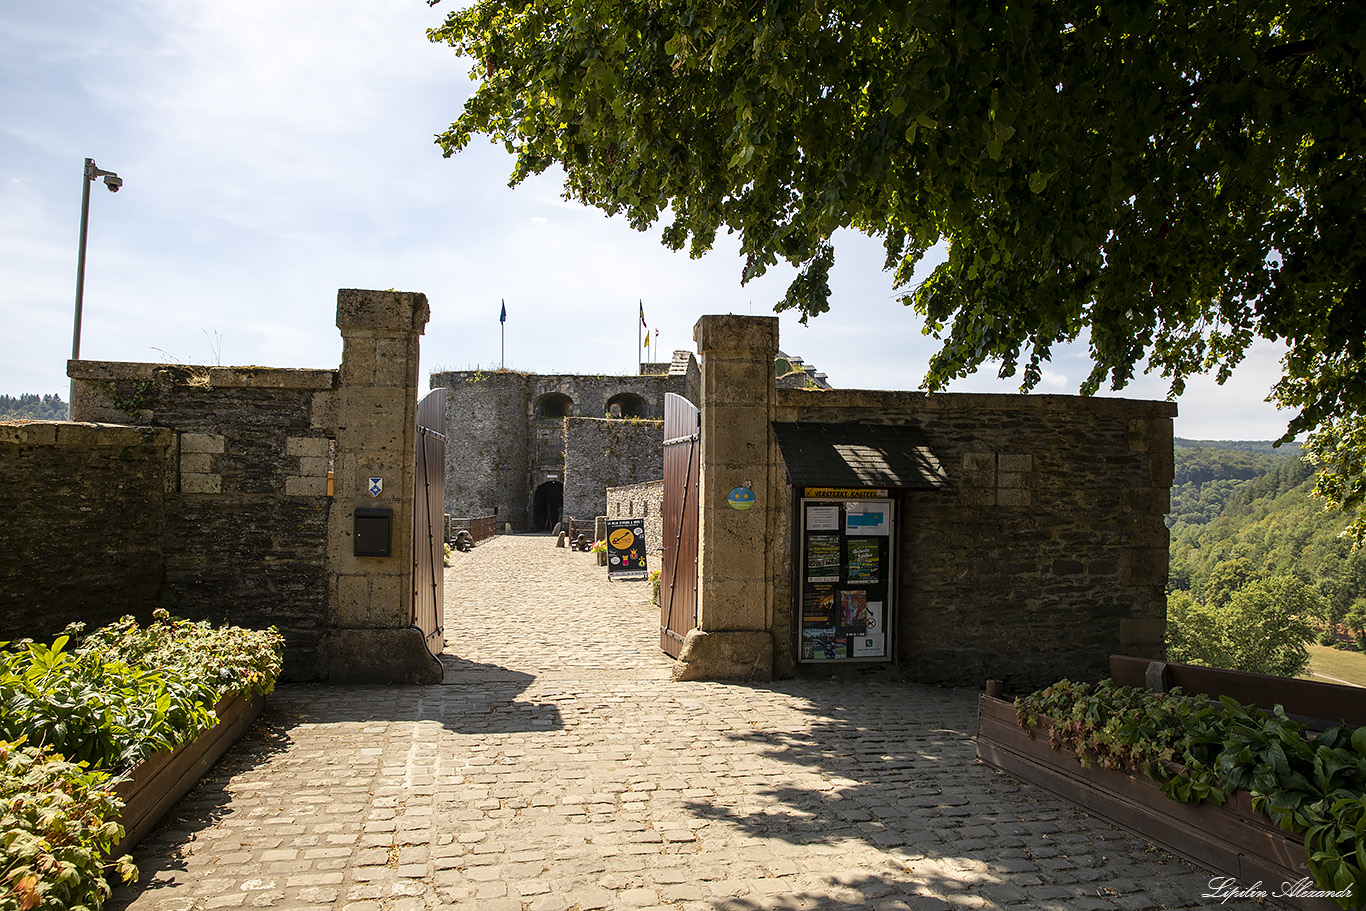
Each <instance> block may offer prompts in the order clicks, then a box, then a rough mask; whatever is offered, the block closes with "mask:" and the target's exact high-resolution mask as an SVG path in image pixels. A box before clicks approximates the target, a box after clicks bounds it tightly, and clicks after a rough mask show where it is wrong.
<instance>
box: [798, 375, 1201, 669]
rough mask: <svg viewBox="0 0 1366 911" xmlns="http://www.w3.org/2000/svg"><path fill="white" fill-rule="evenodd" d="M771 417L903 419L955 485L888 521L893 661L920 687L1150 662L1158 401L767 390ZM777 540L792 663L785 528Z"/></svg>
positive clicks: (1158, 590)
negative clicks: (895, 580) (895, 529)
mask: <svg viewBox="0 0 1366 911" xmlns="http://www.w3.org/2000/svg"><path fill="white" fill-rule="evenodd" d="M775 413H776V417H775V420H778V421H812V422H821V423H840V422H853V421H860V422H866V423H874V424H878V423H911V424H915V425H917V426H919V427H920V429H921V431H922V432H923V433H924V435H925V438H926V440H927V442H928V444H929V447H930V449H931V450H932V451H933V452H934V453H935V455H936V456H937V457H938V459H939V461H940V464H941V465H942V466H943V468H944V470H945V473H946V474H947V475H948V478H949V482H950V486H949V488H948V489H945V490H934V491H908V492H906V493H905V494H904V495H903V496H902V500H901V513H900V516H899V522H900V529H901V540H900V544H899V548H900V561H899V566H900V570H901V579H900V585H899V602H900V603H899V607H898V616H897V621H898V624H899V629H898V631H897V634H896V638H897V643H898V646H897V648H898V651H897V660H898V662H899V663H900V665H901V666H902V667H903V668H904V669H906V672H907V673H908V674H910V675H911V676H913V677H914V678H915V679H916V680H919V681H921V682H926V683H944V684H951V685H981V684H982V682H983V681H985V680H986V679H987V678H988V677H996V678H1001V679H1004V680H1005V681H1006V683H1007V687H1008V688H1014V689H1027V688H1032V687H1034V686H1041V685H1045V684H1047V683H1051V682H1053V681H1054V680H1056V679H1058V678H1059V677H1063V676H1071V677H1074V678H1076V677H1079V676H1080V677H1089V678H1092V679H1096V678H1099V677H1102V676H1105V674H1106V673H1107V671H1106V667H1107V665H1106V662H1107V659H1108V656H1109V655H1110V654H1115V653H1119V654H1128V655H1136V656H1140V657H1148V656H1152V657H1156V656H1159V655H1160V654H1161V650H1162V639H1163V631H1164V628H1165V617H1166V598H1165V593H1164V592H1165V582H1166V574H1167V530H1166V526H1165V524H1164V523H1163V517H1164V515H1165V514H1166V513H1167V512H1168V511H1169V509H1170V486H1171V480H1172V422H1171V419H1172V417H1173V415H1174V414H1175V406H1174V405H1172V404H1170V403H1167V402H1146V401H1132V400H1124V399H1113V398H1084V397H1078V396H1054V395H1040V396H1021V395H971V394H946V393H940V394H936V395H933V396H926V395H922V394H919V393H908V392H899V393H892V392H869V391H860V390H832V391H797V390H793V391H788V390H781V389H780V390H778V391H777V406H776V410H775ZM782 496H783V502H784V504H785V507H784V509H783V510H782V511H781V512H782V518H781V521H780V526H781V531H780V532H779V533H778V534H777V537H775V539H774V543H775V545H776V548H775V554H776V560H777V565H778V567H780V569H777V570H776V571H775V572H774V578H775V580H777V588H778V591H777V592H776V594H775V599H774V603H775V606H776V608H777V612H778V613H780V614H782V616H781V617H779V618H778V619H777V622H776V623H775V630H778V629H781V630H782V631H783V634H782V635H780V636H775V640H776V641H775V648H776V654H775V658H776V662H775V663H776V665H777V667H778V668H779V669H780V670H783V669H790V668H791V667H792V642H791V638H790V636H789V635H788V634H787V630H788V629H789V628H790V624H791V603H792V598H791V584H790V580H791V572H790V566H791V560H792V558H793V555H792V549H793V539H792V533H791V531H790V529H791V527H792V523H795V522H796V521H797V520H798V517H797V516H795V515H791V514H790V513H791V510H790V504H791V500H790V498H788V497H787V495H786V493H783V494H782Z"/></svg>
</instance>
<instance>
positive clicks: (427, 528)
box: [413, 387, 446, 655]
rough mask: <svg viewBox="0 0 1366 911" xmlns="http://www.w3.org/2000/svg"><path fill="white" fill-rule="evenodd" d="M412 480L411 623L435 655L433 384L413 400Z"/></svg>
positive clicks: (440, 453) (438, 498)
mask: <svg viewBox="0 0 1366 911" xmlns="http://www.w3.org/2000/svg"><path fill="white" fill-rule="evenodd" d="M415 477H416V480H417V483H416V484H415V485H414V501H415V502H414V503H413V626H416V627H417V628H418V629H420V630H421V631H422V634H423V636H425V637H426V639H427V648H428V650H429V651H431V653H432V654H433V655H436V654H440V652H441V649H442V646H443V644H444V642H443V636H442V632H443V630H442V620H441V618H442V604H443V601H444V595H445V586H444V584H443V581H444V578H445V573H444V570H443V565H444V563H445V560H444V556H445V544H446V542H445V538H444V516H445V511H446V390H445V388H444V387H443V388H440V389H433V390H432V391H431V392H429V393H428V394H427V396H426V398H424V399H423V400H422V401H420V402H418V404H417V455H416V472H415Z"/></svg>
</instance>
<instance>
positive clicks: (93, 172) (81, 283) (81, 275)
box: [71, 158, 123, 361]
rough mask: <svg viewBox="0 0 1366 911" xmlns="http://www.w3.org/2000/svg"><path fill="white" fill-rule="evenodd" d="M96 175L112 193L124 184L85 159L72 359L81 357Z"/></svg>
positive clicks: (90, 159)
mask: <svg viewBox="0 0 1366 911" xmlns="http://www.w3.org/2000/svg"><path fill="white" fill-rule="evenodd" d="M96 177H103V178H104V185H105V186H106V187H108V188H109V192H110V193H117V192H118V191H119V187H121V186H123V178H121V177H119V175H117V174H115V173H114V172H113V171H103V170H101V169H100V168H98V167H96V166H95V159H93V158H87V159H86V160H85V176H84V179H83V180H82V181H81V244H80V251H79V252H78V253H77V254H76V326H75V328H74V329H73V330H72V332H71V359H72V360H73V361H77V360H80V358H81V301H82V298H83V297H84V296H85V233H86V225H87V223H88V222H89V220H90V185H91V184H92V183H94V182H95V178H96Z"/></svg>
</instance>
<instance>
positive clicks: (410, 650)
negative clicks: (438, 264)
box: [322, 288, 441, 683]
mask: <svg viewBox="0 0 1366 911" xmlns="http://www.w3.org/2000/svg"><path fill="white" fill-rule="evenodd" d="M429 315H430V311H429V310H428V307H427V296H426V295H425V294H417V293H413V292H403V291H360V290H355V289H346V288H344V289H342V290H340V291H338V292H337V328H338V329H340V330H341V334H342V366H341V384H340V387H339V388H338V390H337V393H336V404H337V415H336V428H337V438H336V443H337V446H336V457H335V459H334V469H333V476H334V480H333V499H332V506H331V510H330V512H329V515H328V581H329V586H330V590H329V592H328V626H329V630H328V635H327V638H326V641H325V642H324V645H323V655H322V664H323V668H324V672H325V674H326V677H327V680H328V681H329V682H331V683H439V682H440V681H441V663H440V662H439V661H437V660H436V658H434V657H433V656H432V654H431V653H430V652H429V651H428V650H427V646H426V643H425V641H424V638H423V635H422V633H421V632H420V631H419V630H418V629H417V628H416V627H414V626H413V625H412V612H413V504H414V483H415V481H414V454H415V447H416V445H417V392H418V341H419V338H420V337H421V335H422V333H423V330H424V329H425V327H426V325H427V319H428V316H429ZM372 478H375V479H378V483H373V482H372V481H371V479H372ZM357 509H362V510H389V511H390V531H391V536H390V542H389V543H390V549H389V555H388V556H356V554H355V549H356V537H355V529H356V511H357Z"/></svg>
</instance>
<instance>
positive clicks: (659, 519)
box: [606, 480, 664, 569]
mask: <svg viewBox="0 0 1366 911" xmlns="http://www.w3.org/2000/svg"><path fill="white" fill-rule="evenodd" d="M606 516H607V518H609V519H627V518H632V519H635V518H638V519H642V520H644V523H645V549H646V551H647V552H648V553H649V554H650V558H651V562H652V563H653V566H654V568H656V569H657V568H658V567H659V558H660V556H661V555H662V554H663V553H664V481H663V480H659V481H646V482H645V483H643V484H628V485H626V486H624V487H609V488H607V512H606Z"/></svg>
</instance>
